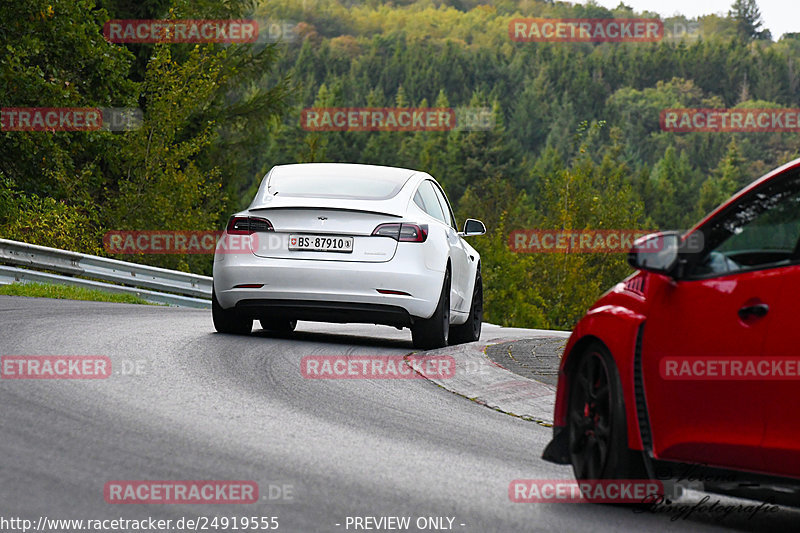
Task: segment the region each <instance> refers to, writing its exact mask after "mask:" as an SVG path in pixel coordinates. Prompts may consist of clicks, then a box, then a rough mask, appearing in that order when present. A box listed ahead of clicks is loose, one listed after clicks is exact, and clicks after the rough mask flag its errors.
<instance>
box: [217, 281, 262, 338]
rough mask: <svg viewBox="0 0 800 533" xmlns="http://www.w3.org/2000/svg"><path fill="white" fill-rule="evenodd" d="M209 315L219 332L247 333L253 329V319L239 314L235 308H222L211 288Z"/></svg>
mask: <svg viewBox="0 0 800 533" xmlns="http://www.w3.org/2000/svg"><path fill="white" fill-rule="evenodd" d="M211 317H212V318H213V319H214V328H215V329H216V330H217V331H218V332H220V333H233V334H238V335H247V334H248V333H250V332H251V331H252V330H253V319H252V318H245V317H242V316H239V314H238V313H236V310H235V309H223V308H222V306H221V305H220V303H219V302H218V301H217V294H216V292H214V289H213V288H212V289H211Z"/></svg>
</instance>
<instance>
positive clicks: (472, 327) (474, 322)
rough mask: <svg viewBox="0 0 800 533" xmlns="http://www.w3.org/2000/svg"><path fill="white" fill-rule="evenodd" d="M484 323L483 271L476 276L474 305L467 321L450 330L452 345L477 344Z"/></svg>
mask: <svg viewBox="0 0 800 533" xmlns="http://www.w3.org/2000/svg"><path fill="white" fill-rule="evenodd" d="M482 323H483V278H482V277H481V269H480V266H478V272H477V273H476V274H475V288H474V289H473V290H472V304H470V308H469V317H468V318H467V321H466V322H464V323H463V324H460V325H458V326H452V327H451V328H450V339H449V341H450V344H464V343H465V342H475V341H477V340H478V339H480V338H481V324H482Z"/></svg>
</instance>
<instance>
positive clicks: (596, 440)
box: [567, 342, 647, 480]
mask: <svg viewBox="0 0 800 533" xmlns="http://www.w3.org/2000/svg"><path fill="white" fill-rule="evenodd" d="M567 427H568V431H569V440H568V442H569V456H570V462H571V463H572V471H573V473H574V474H575V478H576V479H579V480H597V479H643V478H646V477H647V476H646V474H645V469H644V463H643V460H642V457H641V452H634V451H632V450H630V449H629V448H628V432H627V424H626V418H625V403H624V400H623V396H622V384H621V382H620V379H619V373H618V372H617V367H616V365H615V364H614V359H613V358H612V357H611V354H610V353H609V351H608V349H607V348H606V347H605V346H603V345H602V344H601V343H599V342H593V343H592V344H590V345H588V346H587V347H586V349H585V350H584V351H583V353H582V354H581V355H580V358H579V359H578V360H577V361H576V363H575V366H574V367H573V371H572V378H571V380H570V392H569V410H568V412H567Z"/></svg>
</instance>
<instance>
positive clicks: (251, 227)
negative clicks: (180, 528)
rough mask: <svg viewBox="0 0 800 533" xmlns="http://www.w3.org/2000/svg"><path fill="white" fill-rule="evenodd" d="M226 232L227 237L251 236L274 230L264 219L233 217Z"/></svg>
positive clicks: (270, 223)
mask: <svg viewBox="0 0 800 533" xmlns="http://www.w3.org/2000/svg"><path fill="white" fill-rule="evenodd" d="M226 231H227V232H228V234H229V235H251V234H253V233H257V232H260V231H275V228H273V227H272V222H270V221H269V220H267V219H266V218H259V217H236V216H233V217H231V219H230V220H229V221H228V227H227V228H226Z"/></svg>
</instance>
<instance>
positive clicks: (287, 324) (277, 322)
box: [258, 318, 297, 333]
mask: <svg viewBox="0 0 800 533" xmlns="http://www.w3.org/2000/svg"><path fill="white" fill-rule="evenodd" d="M258 322H259V323H260V324H261V327H262V328H263V329H266V330H267V331H280V332H283V333H289V332H292V331H294V328H296V327H297V320H288V319H280V318H278V319H275V318H262V319H261V320H259V321H258Z"/></svg>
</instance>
